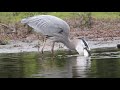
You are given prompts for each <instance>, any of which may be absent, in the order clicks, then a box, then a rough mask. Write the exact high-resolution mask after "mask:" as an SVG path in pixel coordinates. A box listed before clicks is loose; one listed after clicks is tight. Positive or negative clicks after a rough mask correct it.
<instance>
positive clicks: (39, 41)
mask: <svg viewBox="0 0 120 90" xmlns="http://www.w3.org/2000/svg"><path fill="white" fill-rule="evenodd" d="M39 50H40V37H39V35H38V52H39Z"/></svg>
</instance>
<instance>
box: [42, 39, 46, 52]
mask: <svg viewBox="0 0 120 90" xmlns="http://www.w3.org/2000/svg"><path fill="white" fill-rule="evenodd" d="M45 44H46V38H44V39H43V47H42V49H41V52H42V54H43V50H44V47H45Z"/></svg>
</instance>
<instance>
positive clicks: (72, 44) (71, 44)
mask: <svg viewBox="0 0 120 90" xmlns="http://www.w3.org/2000/svg"><path fill="white" fill-rule="evenodd" d="M63 43H64V44H65V45H66V46H67V47H68V48H69V49H71V50H75V42H74V40H70V38H67V39H66V40H64V42H63Z"/></svg>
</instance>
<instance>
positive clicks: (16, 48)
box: [0, 37, 120, 53]
mask: <svg viewBox="0 0 120 90" xmlns="http://www.w3.org/2000/svg"><path fill="white" fill-rule="evenodd" d="M86 40H87V39H86ZM87 42H88V44H89V47H90V48H91V50H92V49H96V48H107V47H117V44H118V43H120V37H114V38H113V39H112V40H107V41H106V40H104V39H103V38H97V39H96V40H93V39H88V40H87ZM42 43H43V42H40V45H39V46H40V48H39V51H41V47H42ZM51 45H52V43H51V41H50V40H48V41H47V42H46V46H45V48H44V51H51ZM54 50H68V48H67V47H66V46H65V45H63V44H62V43H56V44H55V47H54ZM33 51H34V52H38V40H36V41H32V42H22V41H15V40H14V41H10V43H9V44H7V45H0V53H19V52H33Z"/></svg>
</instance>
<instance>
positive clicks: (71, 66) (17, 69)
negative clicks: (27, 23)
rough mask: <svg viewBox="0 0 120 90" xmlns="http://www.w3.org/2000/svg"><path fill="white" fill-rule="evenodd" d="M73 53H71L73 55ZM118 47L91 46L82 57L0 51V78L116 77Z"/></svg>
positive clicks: (119, 73) (119, 61) (119, 63)
mask: <svg viewBox="0 0 120 90" xmlns="http://www.w3.org/2000/svg"><path fill="white" fill-rule="evenodd" d="M73 54H74V55H73ZM119 77H120V51H119V50H117V49H116V48H112V49H111V48H107V49H104V48H103V49H94V50H93V51H92V56H91V57H89V58H85V57H82V56H79V55H78V54H76V53H68V52H63V51H58V52H56V54H55V55H54V57H53V56H52V55H51V53H50V52H45V54H44V55H41V54H40V53H37V52H31V53H25V52H24V53H16V54H14V53H11V54H10V53H9V54H0V78H119Z"/></svg>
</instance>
